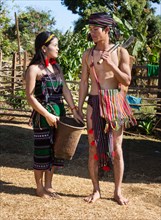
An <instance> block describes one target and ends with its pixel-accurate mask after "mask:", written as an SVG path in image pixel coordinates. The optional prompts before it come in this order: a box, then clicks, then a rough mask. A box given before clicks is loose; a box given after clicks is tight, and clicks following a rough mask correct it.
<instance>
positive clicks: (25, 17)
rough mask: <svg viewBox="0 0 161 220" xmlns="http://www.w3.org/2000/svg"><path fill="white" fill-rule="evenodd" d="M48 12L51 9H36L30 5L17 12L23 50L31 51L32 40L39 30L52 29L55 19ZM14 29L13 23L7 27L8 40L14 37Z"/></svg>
mask: <svg viewBox="0 0 161 220" xmlns="http://www.w3.org/2000/svg"><path fill="white" fill-rule="evenodd" d="M50 13H51V11H47V12H46V11H36V10H35V9H34V8H32V7H26V11H25V12H20V13H19V14H18V21H19V32H20V39H21V46H22V49H23V50H27V51H28V52H30V53H32V52H33V42H34V40H35V37H36V36H37V34H38V33H40V32H41V31H46V30H49V31H53V30H54V25H55V19H54V18H53V17H51V14H50ZM15 29H16V27H15V24H13V25H12V26H10V28H8V32H9V33H10V35H9V38H10V40H15V39H16V35H15ZM11 33H12V34H11Z"/></svg>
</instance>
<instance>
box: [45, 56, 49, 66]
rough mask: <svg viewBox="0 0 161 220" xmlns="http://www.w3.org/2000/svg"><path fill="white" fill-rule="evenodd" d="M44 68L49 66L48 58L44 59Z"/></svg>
mask: <svg viewBox="0 0 161 220" xmlns="http://www.w3.org/2000/svg"><path fill="white" fill-rule="evenodd" d="M45 66H46V67H48V66H49V60H48V58H47V57H46V58H45Z"/></svg>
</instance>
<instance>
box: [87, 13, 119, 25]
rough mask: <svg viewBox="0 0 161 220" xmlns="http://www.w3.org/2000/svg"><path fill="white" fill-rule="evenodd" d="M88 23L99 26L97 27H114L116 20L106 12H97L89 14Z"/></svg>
mask: <svg viewBox="0 0 161 220" xmlns="http://www.w3.org/2000/svg"><path fill="white" fill-rule="evenodd" d="M88 24H89V25H94V26H99V27H107V26H109V27H115V26H116V22H115V21H114V20H113V18H112V17H111V16H110V15H109V14H108V13H106V12H98V13H94V14H91V15H90V16H89V20H88Z"/></svg>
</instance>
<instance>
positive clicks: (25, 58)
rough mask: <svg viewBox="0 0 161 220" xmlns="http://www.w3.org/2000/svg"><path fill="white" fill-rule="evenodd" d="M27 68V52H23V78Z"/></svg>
mask: <svg viewBox="0 0 161 220" xmlns="http://www.w3.org/2000/svg"><path fill="white" fill-rule="evenodd" d="M26 68H27V51H24V63H23V77H24V76H25V75H24V74H25V71H26Z"/></svg>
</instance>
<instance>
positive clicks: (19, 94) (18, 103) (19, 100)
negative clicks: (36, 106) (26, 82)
mask: <svg viewBox="0 0 161 220" xmlns="http://www.w3.org/2000/svg"><path fill="white" fill-rule="evenodd" d="M25 97H26V95H25V91H24V90H19V91H16V92H15V95H14V97H9V98H8V103H9V104H10V105H12V106H13V108H14V109H25V108H26V106H27V105H28V104H27V100H26V98H25Z"/></svg>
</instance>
